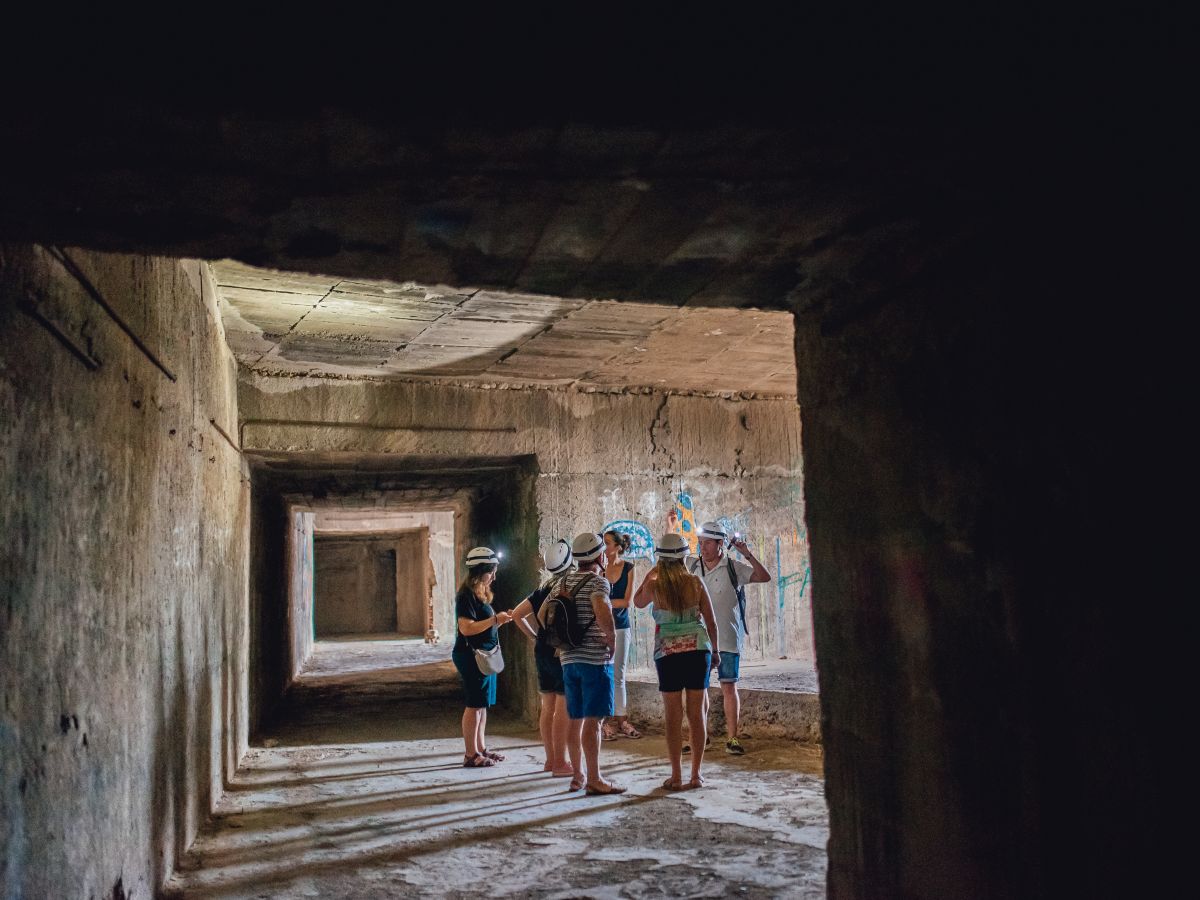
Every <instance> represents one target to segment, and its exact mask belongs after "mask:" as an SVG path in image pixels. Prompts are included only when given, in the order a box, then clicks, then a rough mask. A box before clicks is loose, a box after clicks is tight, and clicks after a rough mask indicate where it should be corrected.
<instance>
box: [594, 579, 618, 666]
mask: <svg viewBox="0 0 1200 900" xmlns="http://www.w3.org/2000/svg"><path fill="white" fill-rule="evenodd" d="M592 612H593V613H595V615H596V624H597V625H599V626H600V635H601V636H602V637H603V638H604V643H605V644H606V645H607V646H608V651H609V652H610V653H611V652H612V651H613V649H614V648H615V647H616V646H617V625H616V622H614V621H613V614H612V605H611V604H610V603H609V600H608V594H606V593H604V592H603V591H595V592H594V593H593V594H592Z"/></svg>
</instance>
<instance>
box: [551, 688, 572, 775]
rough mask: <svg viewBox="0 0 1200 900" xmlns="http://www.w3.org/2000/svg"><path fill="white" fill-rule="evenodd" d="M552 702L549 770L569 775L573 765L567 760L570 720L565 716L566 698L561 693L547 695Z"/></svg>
mask: <svg viewBox="0 0 1200 900" xmlns="http://www.w3.org/2000/svg"><path fill="white" fill-rule="evenodd" d="M549 696H550V697H551V699H552V702H553V703H554V706H553V709H554V721H553V723H552V724H551V732H550V734H551V738H550V746H551V748H552V751H553V753H552V756H551V757H550V763H551V767H552V768H551V771H552V772H553V773H554V774H555V775H571V774H573V773H574V771H575V769H574V767H573V766H572V765H571V764H570V763H568V762H567V743H568V741H569V738H568V735H569V734H570V730H571V720H570V719H569V718H567V698H566V697H565V696H564V695H563V694H550V695H549Z"/></svg>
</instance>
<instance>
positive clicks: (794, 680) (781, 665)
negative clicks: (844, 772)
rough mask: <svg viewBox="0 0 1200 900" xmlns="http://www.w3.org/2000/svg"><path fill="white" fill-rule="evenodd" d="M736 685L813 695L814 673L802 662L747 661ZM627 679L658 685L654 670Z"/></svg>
mask: <svg viewBox="0 0 1200 900" xmlns="http://www.w3.org/2000/svg"><path fill="white" fill-rule="evenodd" d="M738 675H739V678H740V680H739V682H738V685H739V687H740V688H741V689H742V690H746V691H782V692H784V693H789V694H816V693H818V688H817V670H816V669H815V668H814V667H813V664H812V663H810V662H807V661H805V660H801V659H746V660H743V661H742V664H741V667H740V670H739V672H738ZM627 677H628V680H630V681H641V682H645V683H653V684H657V683H658V675H657V674H656V672H655V671H654V669H635V670H632V671H630V672H629V674H628V676H627Z"/></svg>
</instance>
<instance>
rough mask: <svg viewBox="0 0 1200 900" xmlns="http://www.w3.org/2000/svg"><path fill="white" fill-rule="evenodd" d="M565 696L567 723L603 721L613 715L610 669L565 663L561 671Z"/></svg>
mask: <svg viewBox="0 0 1200 900" xmlns="http://www.w3.org/2000/svg"><path fill="white" fill-rule="evenodd" d="M562 670H563V687H564V688H566V694H567V716H568V718H571V719H603V718H604V717H606V716H611V715H612V714H613V708H614V707H613V668H612V664H611V663H609V664H606V665H602V666H596V665H592V664H590V663H567V664H566V665H564V666H563V667H562Z"/></svg>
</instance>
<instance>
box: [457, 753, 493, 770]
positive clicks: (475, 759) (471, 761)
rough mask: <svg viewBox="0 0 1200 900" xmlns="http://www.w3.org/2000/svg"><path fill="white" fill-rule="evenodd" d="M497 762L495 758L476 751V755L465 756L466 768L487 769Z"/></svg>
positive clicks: (464, 765) (464, 764)
mask: <svg viewBox="0 0 1200 900" xmlns="http://www.w3.org/2000/svg"><path fill="white" fill-rule="evenodd" d="M495 764H496V763H495V761H494V760H491V759H488V757H486V756H484V755H483V754H482V753H476V754H475V755H474V756H463V768H464V769H487V768H490V767H491V766H494V765H495Z"/></svg>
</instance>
